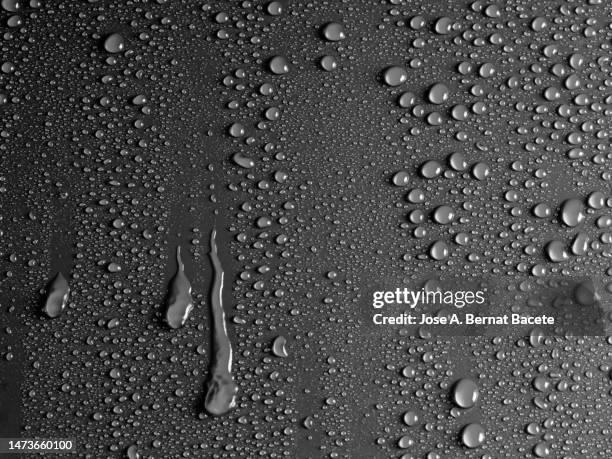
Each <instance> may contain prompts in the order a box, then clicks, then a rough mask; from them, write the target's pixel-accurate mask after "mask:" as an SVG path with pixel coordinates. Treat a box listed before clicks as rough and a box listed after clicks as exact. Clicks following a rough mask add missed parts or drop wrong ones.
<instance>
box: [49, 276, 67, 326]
mask: <svg viewBox="0 0 612 459" xmlns="http://www.w3.org/2000/svg"><path fill="white" fill-rule="evenodd" d="M69 293H70V287H69V286H68V281H67V280H66V278H65V277H64V275H63V274H62V273H57V274H56V276H55V277H54V278H53V281H52V282H51V285H49V288H48V290H47V299H46V300H45V306H44V309H43V310H44V312H45V314H47V316H49V317H50V318H52V319H54V318H56V317H59V316H60V315H61V314H62V312H64V309H66V304H67V303H68V294H69Z"/></svg>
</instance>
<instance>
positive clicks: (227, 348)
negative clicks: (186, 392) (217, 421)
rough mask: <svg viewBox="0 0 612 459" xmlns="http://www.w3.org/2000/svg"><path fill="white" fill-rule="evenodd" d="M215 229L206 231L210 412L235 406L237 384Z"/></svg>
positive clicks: (208, 404) (208, 403)
mask: <svg viewBox="0 0 612 459" xmlns="http://www.w3.org/2000/svg"><path fill="white" fill-rule="evenodd" d="M216 235H217V230H216V229H215V228H213V230H212V231H211V233H210V252H209V255H210V260H211V261H212V265H213V271H214V273H213V276H214V279H213V285H212V292H211V298H210V304H211V308H212V316H213V353H214V355H213V359H212V363H211V371H210V375H211V376H210V381H209V383H208V391H207V393H206V400H205V401H204V407H205V408H206V411H208V412H209V413H210V414H214V415H221V414H224V413H227V412H228V411H229V410H231V409H232V408H233V407H234V406H235V405H236V393H237V392H238V386H237V385H236V383H235V382H234V378H233V376H232V343H231V341H230V339H229V336H228V334H227V328H226V326H225V311H224V310H223V279H224V275H225V273H224V272H223V267H222V265H221V261H220V259H219V255H218V253H217V244H216V241H215V238H216Z"/></svg>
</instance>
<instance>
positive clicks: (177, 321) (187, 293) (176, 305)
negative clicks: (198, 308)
mask: <svg viewBox="0 0 612 459" xmlns="http://www.w3.org/2000/svg"><path fill="white" fill-rule="evenodd" d="M176 265H177V266H176V274H175V275H174V277H173V278H172V280H171V281H170V286H169V291H168V300H167V309H166V323H167V324H168V325H169V326H170V327H172V328H180V327H182V326H183V325H185V322H186V321H187V319H188V318H189V314H191V311H192V310H193V298H192V297H191V284H190V283H189V279H187V276H186V275H185V265H184V264H183V260H182V259H181V247H180V246H178V247H177V248H176Z"/></svg>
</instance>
